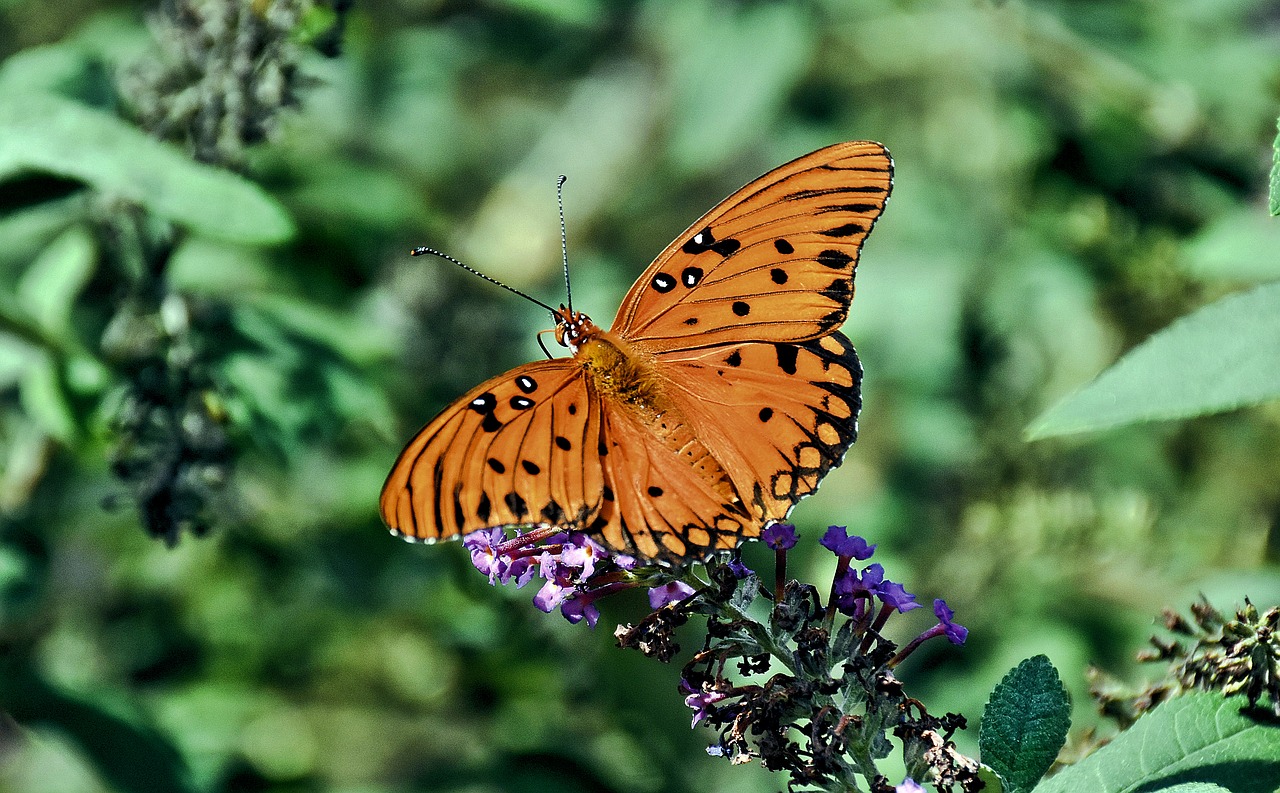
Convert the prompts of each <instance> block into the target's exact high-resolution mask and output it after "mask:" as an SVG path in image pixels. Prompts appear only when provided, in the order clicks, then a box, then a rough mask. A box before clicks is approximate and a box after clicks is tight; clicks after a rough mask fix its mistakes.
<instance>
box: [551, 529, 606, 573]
mask: <svg viewBox="0 0 1280 793" xmlns="http://www.w3.org/2000/svg"><path fill="white" fill-rule="evenodd" d="M608 558H609V552H608V551H606V550H605V549H604V546H603V545H601V544H600V543H598V542H596V541H595V540H593V539H591V538H590V537H588V536H587V535H585V534H582V533H581V532H576V531H575V532H574V533H573V534H570V535H569V538H568V539H567V540H566V541H565V544H564V549H563V550H562V551H560V561H561V563H562V564H564V565H566V566H568V567H578V568H581V570H582V572H581V573H580V574H579V576H578V577H579V579H586V578H590V577H591V574H592V573H594V572H595V571H596V564H597V563H598V562H600V561H601V560H607V559H608Z"/></svg>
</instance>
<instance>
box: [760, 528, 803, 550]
mask: <svg viewBox="0 0 1280 793" xmlns="http://www.w3.org/2000/svg"><path fill="white" fill-rule="evenodd" d="M760 539H762V540H764V544H765V545H767V546H769V547H770V548H772V549H773V550H775V551H785V550H788V549H790V548H794V547H795V545H796V539H797V537H796V527H795V526H792V525H791V524H790V523H770V524H769V525H768V526H766V527H765V528H764V531H762V532H760Z"/></svg>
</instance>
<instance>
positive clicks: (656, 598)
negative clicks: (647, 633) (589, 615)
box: [649, 581, 694, 609]
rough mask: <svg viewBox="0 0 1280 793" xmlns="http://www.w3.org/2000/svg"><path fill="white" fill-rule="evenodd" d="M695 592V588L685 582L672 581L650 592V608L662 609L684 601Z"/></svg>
mask: <svg viewBox="0 0 1280 793" xmlns="http://www.w3.org/2000/svg"><path fill="white" fill-rule="evenodd" d="M693 591H694V590H693V587H691V586H689V585H688V584H686V583H685V582H683V581H670V582H668V583H666V584H663V585H662V586H656V587H653V588H651V589H650V590H649V607H650V608H655V609H658V608H662V607H663V606H665V605H667V604H668V603H674V602H676V601H678V600H684V599H685V598H687V597H689V596H690V595H692V594H693Z"/></svg>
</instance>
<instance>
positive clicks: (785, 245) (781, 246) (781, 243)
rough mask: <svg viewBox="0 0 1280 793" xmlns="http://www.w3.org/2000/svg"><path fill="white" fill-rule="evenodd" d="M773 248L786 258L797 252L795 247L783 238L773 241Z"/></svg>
mask: <svg viewBox="0 0 1280 793" xmlns="http://www.w3.org/2000/svg"><path fill="white" fill-rule="evenodd" d="M773 247H774V249H776V250H777V251H778V253H781V254H783V255H784V256H785V255H787V254H791V253H795V252H796V249H795V246H794V245H792V244H791V243H789V242H787V241H786V240H784V239H781V238H779V239H776V240H774V241H773Z"/></svg>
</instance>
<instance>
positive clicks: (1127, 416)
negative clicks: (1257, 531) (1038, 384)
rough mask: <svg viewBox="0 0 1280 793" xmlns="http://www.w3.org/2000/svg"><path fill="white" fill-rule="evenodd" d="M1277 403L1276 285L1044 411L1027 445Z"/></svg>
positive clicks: (1186, 321) (1219, 307)
mask: <svg viewBox="0 0 1280 793" xmlns="http://www.w3.org/2000/svg"><path fill="white" fill-rule="evenodd" d="M1278 396H1280V282H1278V283H1273V284H1266V285H1263V286H1260V287H1258V288H1256V289H1253V290H1251V291H1248V292H1243V293H1238V294H1234V295H1230V296H1228V297H1225V298H1223V299H1221V300H1219V301H1217V302H1216V303H1212V304H1210V305H1208V306H1205V307H1204V308H1201V309H1200V310H1198V311H1196V312H1194V313H1192V314H1189V315H1188V316H1185V317H1183V318H1181V319H1179V320H1178V321H1176V322H1174V323H1173V324H1172V325H1170V326H1169V327H1167V328H1165V329H1163V330H1161V331H1159V332H1158V333H1156V334H1155V335H1153V336H1152V337H1151V338H1149V339H1147V340H1146V341H1145V342H1143V343H1142V344H1139V345H1138V346H1137V347H1135V348H1133V349H1132V350H1130V351H1129V352H1128V353H1127V354H1126V355H1125V356H1124V357H1123V358H1121V359H1120V360H1119V361H1117V362H1116V363H1115V364H1114V365H1113V366H1111V368H1109V369H1107V370H1106V371H1105V372H1103V373H1102V374H1101V375H1099V376H1098V378H1097V379H1096V380H1094V381H1093V382H1092V383H1090V384H1089V385H1087V386H1085V387H1084V388H1082V389H1080V390H1079V391H1077V392H1076V393H1074V394H1072V395H1071V396H1069V397H1067V398H1066V399H1064V400H1063V401H1062V402H1059V403H1058V404H1057V405H1055V406H1054V407H1052V408H1050V409H1049V410H1047V411H1045V412H1044V413H1042V414H1041V415H1040V417H1039V418H1037V419H1036V420H1035V421H1033V422H1032V423H1031V425H1030V426H1029V427H1028V428H1027V435H1028V437H1029V438H1030V439H1032V440H1034V439H1037V438H1048V437H1051V436H1054V435H1067V434H1069V433H1073V432H1087V431H1090V430H1099V429H1105V428H1108V427H1116V426H1120V425H1122V424H1130V423H1132V422H1135V421H1150V420H1153V419H1173V418H1186V417H1189V416H1198V415H1201V414H1204V413H1216V412H1219V411H1223V410H1230V409H1232V408H1236V407H1240V406H1242V405H1251V404H1256V403H1258V402H1264V401H1266V400H1269V399H1275V398H1276V397H1278Z"/></svg>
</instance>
